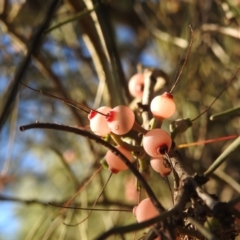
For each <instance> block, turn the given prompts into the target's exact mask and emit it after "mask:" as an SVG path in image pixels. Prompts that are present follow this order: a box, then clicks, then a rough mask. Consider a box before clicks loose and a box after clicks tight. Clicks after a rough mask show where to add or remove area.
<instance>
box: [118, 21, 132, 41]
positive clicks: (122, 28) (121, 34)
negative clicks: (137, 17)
mask: <svg viewBox="0 0 240 240" xmlns="http://www.w3.org/2000/svg"><path fill="white" fill-rule="evenodd" d="M115 33H116V38H117V40H118V41H119V42H120V43H126V44H134V41H135V39H136V35H135V33H134V31H133V30H132V29H131V28H130V27H127V26H126V25H122V24H119V25H118V26H117V27H116V30H115Z"/></svg>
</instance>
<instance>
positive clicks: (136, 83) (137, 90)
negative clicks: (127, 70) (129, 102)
mask: <svg viewBox="0 0 240 240" xmlns="http://www.w3.org/2000/svg"><path fill="white" fill-rule="evenodd" d="M143 88H144V75H143V74H142V73H137V74H135V75H133V76H132V77H131V78H130V80H129V82H128V90H129V92H130V94H131V95H132V96H133V97H136V98H141V97H142V95H143Z"/></svg>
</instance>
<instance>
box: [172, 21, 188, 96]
mask: <svg viewBox="0 0 240 240" xmlns="http://www.w3.org/2000/svg"><path fill="white" fill-rule="evenodd" d="M189 28H190V31H191V40H190V43H189V47H188V50H187V54H186V57H185V59H184V63H183V65H182V68H181V70H180V72H179V74H178V77H177V79H176V81H175V83H174V84H173V86H172V88H171V90H170V91H169V93H172V91H173V89H174V88H175V86H176V85H177V83H178V81H179V79H180V77H181V75H182V72H183V69H184V67H185V65H186V63H187V60H188V57H189V54H190V52H191V48H192V44H193V29H192V27H191V25H189Z"/></svg>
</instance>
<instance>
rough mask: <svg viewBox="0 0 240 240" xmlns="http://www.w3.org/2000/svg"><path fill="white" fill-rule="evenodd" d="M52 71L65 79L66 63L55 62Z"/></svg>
mask: <svg viewBox="0 0 240 240" xmlns="http://www.w3.org/2000/svg"><path fill="white" fill-rule="evenodd" d="M52 70H53V72H54V73H55V74H56V75H57V76H59V77H64V76H65V74H66V70H67V66H66V63H65V62H63V63H62V62H55V63H53V64H52Z"/></svg>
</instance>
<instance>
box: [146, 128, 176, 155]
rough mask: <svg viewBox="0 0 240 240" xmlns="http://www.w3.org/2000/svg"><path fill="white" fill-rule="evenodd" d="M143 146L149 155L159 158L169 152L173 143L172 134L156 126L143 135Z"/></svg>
mask: <svg viewBox="0 0 240 240" xmlns="http://www.w3.org/2000/svg"><path fill="white" fill-rule="evenodd" d="M142 142H143V148H144V150H145V151H146V153H147V154H148V155H150V156H151V157H154V158H158V157H159V156H161V155H164V154H165V153H167V152H168V151H169V149H170V147H171V145H172V139H171V137H170V135H169V134H168V133H167V132H166V131H164V130H163V129H160V128H155V129H153V130H150V131H148V132H147V134H145V135H143V141H142Z"/></svg>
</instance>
